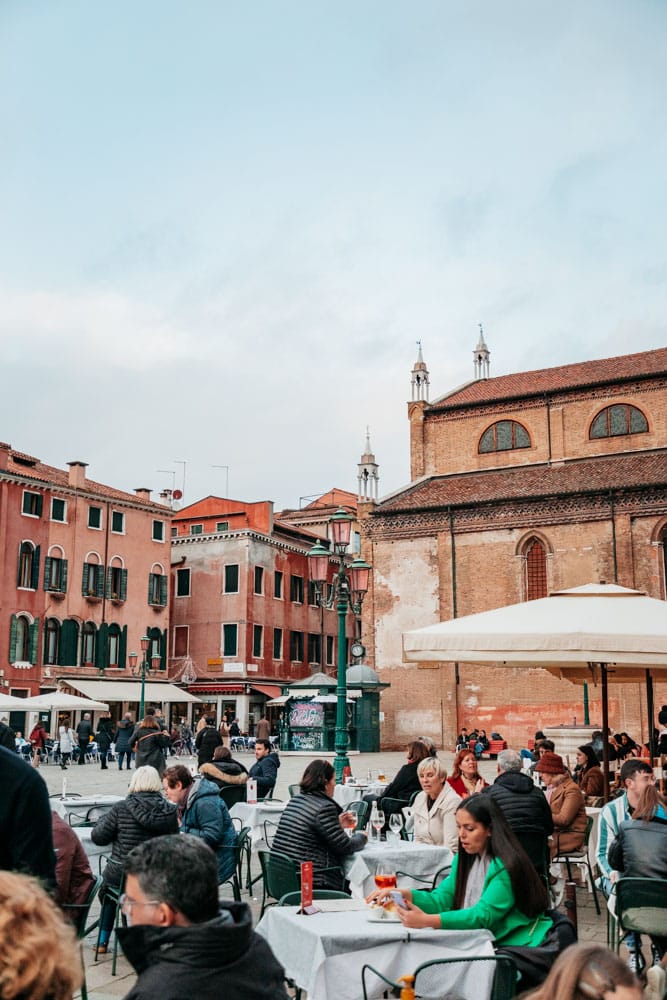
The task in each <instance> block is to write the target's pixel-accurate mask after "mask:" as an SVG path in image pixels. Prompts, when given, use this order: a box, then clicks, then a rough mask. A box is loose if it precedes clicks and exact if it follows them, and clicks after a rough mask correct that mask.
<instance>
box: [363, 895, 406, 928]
mask: <svg viewBox="0 0 667 1000" xmlns="http://www.w3.org/2000/svg"><path fill="white" fill-rule="evenodd" d="M397 909H398V907H397V906H396V903H395V902H394V901H393V899H390V900H388V902H386V903H384V904H382V903H376V904H375V905H371V906H369V908H368V913H367V914H366V920H369V921H370V922H371V923H386V922H388V923H394V924H400V922H401V918H400V917H399V915H398V913H397Z"/></svg>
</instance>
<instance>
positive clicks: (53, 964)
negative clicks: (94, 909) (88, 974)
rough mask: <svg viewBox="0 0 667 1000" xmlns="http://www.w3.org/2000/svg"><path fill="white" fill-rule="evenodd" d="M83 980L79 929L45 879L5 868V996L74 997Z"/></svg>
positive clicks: (0, 963) (0, 979)
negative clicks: (47, 890)
mask: <svg viewBox="0 0 667 1000" xmlns="http://www.w3.org/2000/svg"><path fill="white" fill-rule="evenodd" d="M82 981H83V971H82V968H81V955H80V952H79V945H78V942H77V940H76V935H75V934H74V931H73V929H72V927H71V926H70V925H69V924H68V923H67V921H66V920H65V919H64V917H63V915H62V913H61V912H60V910H59V909H58V907H57V906H56V904H55V903H54V902H53V900H52V899H51V898H50V897H49V896H48V895H47V894H46V893H45V892H44V890H43V889H42V887H41V886H40V884H39V882H37V880H36V879H34V878H31V877H30V876H29V875H19V874H17V873H15V872H5V871H0V997H1V998H2V1000H72V997H73V996H74V993H75V992H76V991H77V990H78V989H79V987H80V985H81V983H82Z"/></svg>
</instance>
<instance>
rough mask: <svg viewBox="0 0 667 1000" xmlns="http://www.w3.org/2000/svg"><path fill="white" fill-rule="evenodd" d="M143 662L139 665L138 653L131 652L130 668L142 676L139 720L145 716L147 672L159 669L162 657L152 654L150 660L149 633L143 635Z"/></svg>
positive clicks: (129, 657)
mask: <svg viewBox="0 0 667 1000" xmlns="http://www.w3.org/2000/svg"><path fill="white" fill-rule="evenodd" d="M140 641H141V663H140V665H139V666H138V667H137V654H136V653H130V654H129V656H128V659H129V661H130V670H131V671H132V673H133V674H135V675H136V674H138V675H139V676H140V677H141V700H140V702H139V720H140V721H141V719H143V717H144V707H145V697H144V695H145V692H146V674H150V672H151V669H152V670H157V669H158V667H159V666H160V660H161V657H160V656H158V655H157V654H156V655H155V656H151V661H150V663H149V662H148V648H149V646H150V644H151V640H150V638H149V637H148V636H147V635H143V636H142V637H141V640H140Z"/></svg>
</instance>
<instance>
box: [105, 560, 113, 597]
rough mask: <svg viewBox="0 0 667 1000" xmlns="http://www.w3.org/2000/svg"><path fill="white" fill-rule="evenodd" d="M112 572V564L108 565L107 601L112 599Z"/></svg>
mask: <svg viewBox="0 0 667 1000" xmlns="http://www.w3.org/2000/svg"><path fill="white" fill-rule="evenodd" d="M111 572H112V571H111V566H107V568H106V578H107V586H106V598H107V601H110V600H111Z"/></svg>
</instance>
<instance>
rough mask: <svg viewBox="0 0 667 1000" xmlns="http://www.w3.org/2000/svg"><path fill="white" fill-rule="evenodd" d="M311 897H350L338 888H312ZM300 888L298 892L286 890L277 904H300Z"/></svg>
mask: <svg viewBox="0 0 667 1000" xmlns="http://www.w3.org/2000/svg"><path fill="white" fill-rule="evenodd" d="M313 899H352V896H350V894H349V892H341V891H340V890H339V889H313ZM300 905H301V890H299V891H298V892H286V893H285V895H284V896H282V897H281V898H280V899H279V900H278V906H300Z"/></svg>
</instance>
